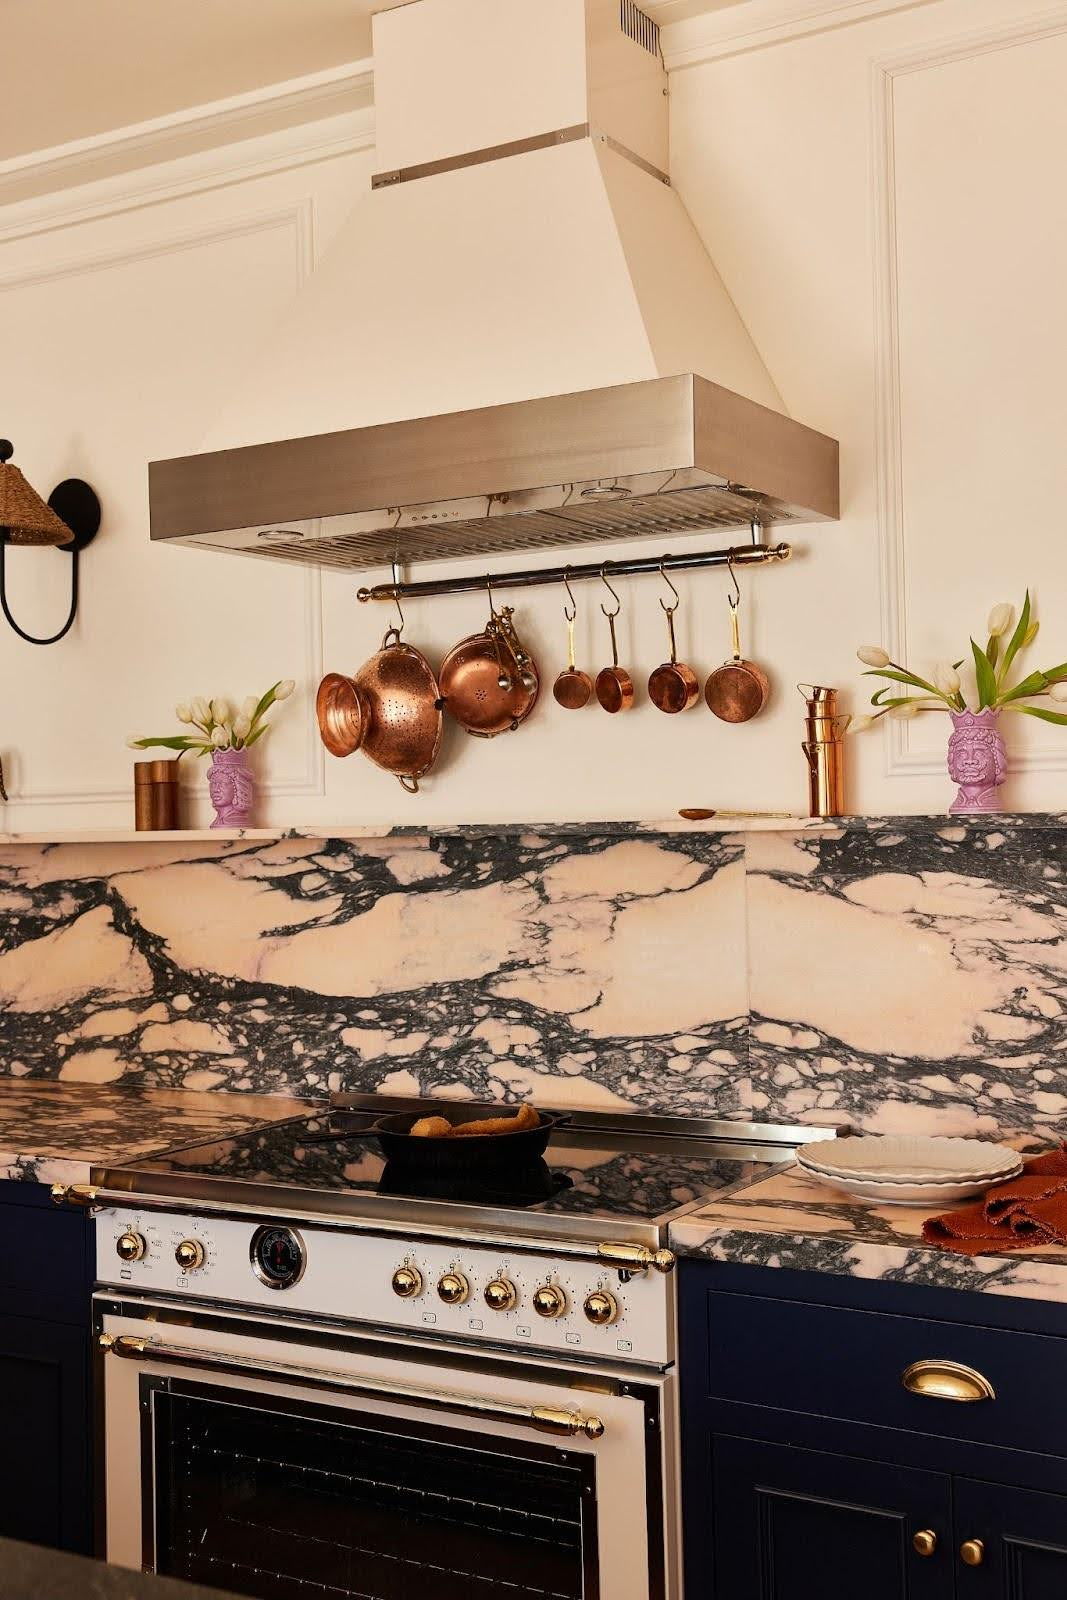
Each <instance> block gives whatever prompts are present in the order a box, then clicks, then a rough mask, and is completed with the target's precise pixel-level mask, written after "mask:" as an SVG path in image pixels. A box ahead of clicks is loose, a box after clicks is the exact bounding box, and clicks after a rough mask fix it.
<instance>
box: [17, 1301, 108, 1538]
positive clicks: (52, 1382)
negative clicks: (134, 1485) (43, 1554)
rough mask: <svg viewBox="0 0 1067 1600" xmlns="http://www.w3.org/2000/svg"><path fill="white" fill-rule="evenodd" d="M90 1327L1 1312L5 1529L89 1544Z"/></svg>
mask: <svg viewBox="0 0 1067 1600" xmlns="http://www.w3.org/2000/svg"><path fill="white" fill-rule="evenodd" d="M87 1342H88V1333H87V1332H84V1331H83V1330H81V1329H79V1328H68V1327H64V1326H62V1325H60V1324H55V1323H48V1322H35V1321H33V1320H31V1319H28V1318H26V1319H24V1318H21V1317H4V1318H0V1438H2V1441H3V1449H2V1450H0V1535H3V1536H5V1537H7V1538H11V1539H23V1540H26V1541H27V1542H28V1543H31V1544H46V1545H54V1546H58V1547H59V1548H61V1549H66V1550H87V1549H88V1548H89V1536H90V1507H89V1437H88V1433H89V1415H88V1411H89V1387H88V1351H87Z"/></svg>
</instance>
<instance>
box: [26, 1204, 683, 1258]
mask: <svg viewBox="0 0 1067 1600" xmlns="http://www.w3.org/2000/svg"><path fill="white" fill-rule="evenodd" d="M52 1200H53V1201H54V1203H55V1204H56V1205H57V1206H61V1205H71V1206H77V1207H78V1208H79V1209H81V1210H85V1211H102V1210H106V1209H107V1208H108V1207H121V1208H122V1210H124V1211H165V1212H174V1211H191V1212H194V1213H195V1214H196V1215H197V1216H201V1215H203V1216H231V1217H232V1216H238V1217H252V1216H261V1217H270V1218H272V1219H275V1220H276V1219H277V1218H278V1217H279V1216H280V1215H285V1216H287V1217H293V1218H294V1220H296V1221H300V1222H308V1223H314V1224H318V1225H319V1226H322V1227H334V1228H345V1229H346V1230H347V1231H349V1232H351V1233H369V1234H373V1235H375V1236H376V1237H384V1238H389V1237H391V1236H392V1235H394V1234H401V1235H403V1236H404V1237H405V1238H410V1237H411V1235H412V1233H413V1232H414V1233H417V1234H418V1236H419V1238H421V1239H446V1240H450V1241H454V1239H455V1229H454V1228H435V1227H433V1226H426V1225H425V1224H423V1223H419V1224H418V1225H417V1227H415V1228H413V1227H412V1225H411V1223H410V1221H408V1222H398V1223H396V1224H395V1225H394V1226H388V1225H387V1224H385V1223H384V1222H382V1221H380V1220H376V1221H374V1222H373V1223H367V1222H363V1221H361V1220H360V1219H359V1218H356V1217H343V1218H342V1217H335V1216H330V1215H319V1214H316V1212H315V1211H314V1210H313V1209H311V1208H304V1207H300V1208H299V1209H298V1210H294V1209H293V1208H291V1207H288V1206H286V1207H283V1208H281V1210H279V1209H277V1208H268V1207H266V1206H253V1205H238V1206H233V1205H218V1204H215V1203H213V1202H212V1201H210V1200H201V1199H199V1198H196V1199H184V1200H183V1199H182V1198H181V1197H180V1196H176V1195H175V1196H162V1195H145V1194H138V1193H136V1192H135V1191H133V1190H124V1189H98V1188H96V1187H94V1186H93V1185H92V1184H79V1183H75V1184H71V1185H70V1186H69V1187H68V1186H67V1185H65V1184H62V1183H56V1184H53V1185H52ZM471 1242H472V1243H476V1244H478V1245H479V1246H481V1247H482V1248H496V1249H499V1250H509V1251H513V1252H515V1253H521V1254H524V1255H543V1254H544V1253H545V1251H546V1250H550V1251H551V1252H552V1254H553V1255H554V1256H568V1257H570V1258H571V1260H573V1261H588V1262H591V1263H593V1264H594V1265H596V1266H610V1267H614V1268H615V1269H616V1270H618V1271H619V1272H647V1271H649V1270H650V1269H652V1270H654V1271H656V1272H673V1271H674V1268H675V1266H676V1264H677V1258H676V1256H675V1254H674V1252H673V1250H656V1249H653V1248H652V1246H651V1245H645V1244H627V1243H625V1242H620V1243H605V1244H596V1245H588V1244H578V1243H571V1242H568V1241H566V1240H557V1239H553V1240H551V1241H547V1240H538V1239H517V1238H516V1237H515V1236H514V1235H513V1234H512V1235H496V1234H493V1233H479V1234H477V1236H476V1237H475V1236H473V1235H472V1238H471Z"/></svg>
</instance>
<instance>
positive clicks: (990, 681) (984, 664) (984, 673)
mask: <svg viewBox="0 0 1067 1600" xmlns="http://www.w3.org/2000/svg"><path fill="white" fill-rule="evenodd" d="M971 650H972V652H973V654H974V670H975V675H976V677H977V680H978V705H979V707H980V708H983V709H984V707H986V706H991V705H992V704H993V703H994V701H995V700H996V698H997V677H996V673H995V672H994V671H993V667H992V664H991V662H990V660H989V657H988V656H987V655H986V653H985V651H984V650H983V649H982V647H981V645H979V644H977V643H976V642H975V641H974V640H973V639H972V640H971Z"/></svg>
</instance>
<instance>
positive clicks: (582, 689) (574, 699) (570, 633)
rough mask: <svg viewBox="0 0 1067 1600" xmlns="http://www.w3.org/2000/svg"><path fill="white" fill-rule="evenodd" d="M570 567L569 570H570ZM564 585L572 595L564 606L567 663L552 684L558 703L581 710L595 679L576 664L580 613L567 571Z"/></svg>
mask: <svg viewBox="0 0 1067 1600" xmlns="http://www.w3.org/2000/svg"><path fill="white" fill-rule="evenodd" d="M569 570H570V569H569V568H568V572H569ZM563 587H564V588H565V589H566V591H567V594H568V596H569V597H570V602H571V603H570V605H569V606H564V607H563V615H564V616H565V617H566V619H567V665H566V666H565V667H564V668H563V671H562V672H561V673H560V674H559V676H558V677H557V679H556V681H555V683H554V684H553V685H552V697H553V699H554V700H555V701H556V704H557V705H561V706H562V707H563V709H564V711H581V709H582V707H583V706H587V705H588V704H589V701H590V700H591V699H592V696H593V680H592V678H591V677H590V676H589V674H588V672H583V671H582V669H581V667H576V666H575V665H574V622H575V618H576V617H577V615H578V607H577V606H576V605H575V603H574V595H573V594H572V593H571V586H570V584H569V583H568V581H567V573H565V574H564V577H563Z"/></svg>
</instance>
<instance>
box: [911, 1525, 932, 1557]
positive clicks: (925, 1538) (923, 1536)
mask: <svg viewBox="0 0 1067 1600" xmlns="http://www.w3.org/2000/svg"><path fill="white" fill-rule="evenodd" d="M911 1547H912V1549H913V1550H914V1551H915V1554H916V1555H917V1556H932V1555H933V1553H934V1551H935V1550H936V1549H937V1534H936V1533H935V1532H934V1530H933V1528H920V1529H919V1531H918V1533H915V1534H913V1535H912V1539H911Z"/></svg>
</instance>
